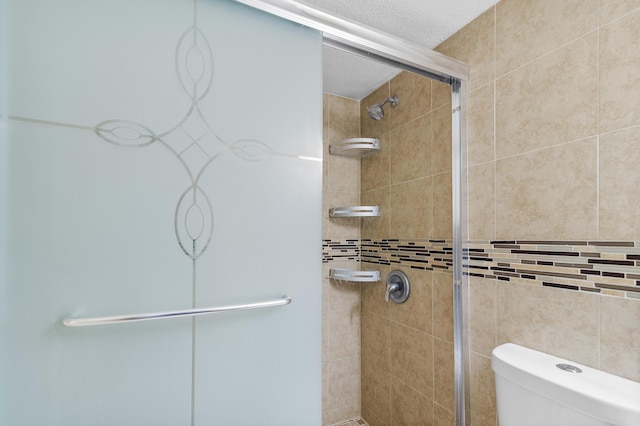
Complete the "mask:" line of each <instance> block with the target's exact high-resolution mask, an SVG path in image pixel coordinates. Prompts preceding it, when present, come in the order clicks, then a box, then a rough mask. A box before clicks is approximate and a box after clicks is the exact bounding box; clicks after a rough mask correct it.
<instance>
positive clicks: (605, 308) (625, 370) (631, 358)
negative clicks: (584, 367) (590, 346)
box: [600, 297, 640, 382]
mask: <svg viewBox="0 0 640 426" xmlns="http://www.w3.org/2000/svg"><path fill="white" fill-rule="evenodd" d="M600 317H601V319H600V340H601V346H600V354H601V361H600V368H601V369H602V370H604V371H606V372H609V373H611V374H616V375H618V376H621V377H625V378H627V379H629V380H635V381H636V382H640V300H634V299H622V298H619V297H603V298H601V301H600ZM621 354H624V356H620V355H621Z"/></svg>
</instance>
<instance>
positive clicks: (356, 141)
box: [329, 138, 380, 158]
mask: <svg viewBox="0 0 640 426" xmlns="http://www.w3.org/2000/svg"><path fill="white" fill-rule="evenodd" d="M378 151H380V139H375V138H351V139H344V140H341V141H340V142H336V143H334V144H331V145H329V153H331V154H335V155H344V156H347V157H358V158H364V157H367V156H369V155H371V154H374V153H376V152H378Z"/></svg>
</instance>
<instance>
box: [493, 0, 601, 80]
mask: <svg viewBox="0 0 640 426" xmlns="http://www.w3.org/2000/svg"><path fill="white" fill-rule="evenodd" d="M597 25H598V0H560V1H558V0H503V1H501V2H499V3H498V4H497V6H496V73H497V76H498V77H499V76H501V75H503V74H505V73H507V72H509V71H511V70H513V69H514V68H517V67H519V66H521V65H524V64H525V63H527V62H529V61H531V60H534V59H536V58H538V57H540V56H542V55H544V54H546V53H548V52H551V51H552V50H554V49H556V48H558V47H560V46H562V45H563V44H566V43H568V42H570V41H572V40H574V39H576V38H578V37H581V36H582V35H584V34H586V33H588V32H590V31H593V30H595V29H596V28H597Z"/></svg>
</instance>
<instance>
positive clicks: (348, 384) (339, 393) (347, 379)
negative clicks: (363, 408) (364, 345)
mask: <svg viewBox="0 0 640 426" xmlns="http://www.w3.org/2000/svg"><path fill="white" fill-rule="evenodd" d="M328 388H329V391H328V401H327V405H328V406H329V407H332V408H333V407H335V408H338V407H343V406H345V401H349V402H350V403H351V406H354V405H355V406H357V405H360V398H359V395H360V357H359V356H354V357H349V358H341V359H338V360H335V361H330V362H329V374H328ZM347 405H349V404H347Z"/></svg>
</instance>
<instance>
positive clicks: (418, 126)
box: [387, 114, 432, 184]
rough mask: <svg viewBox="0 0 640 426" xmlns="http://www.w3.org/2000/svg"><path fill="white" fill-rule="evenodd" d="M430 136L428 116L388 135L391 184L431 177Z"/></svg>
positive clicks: (398, 128) (429, 116)
mask: <svg viewBox="0 0 640 426" xmlns="http://www.w3.org/2000/svg"><path fill="white" fill-rule="evenodd" d="M431 136H432V134H431V115H430V114H425V115H423V116H421V117H419V118H417V119H415V120H412V121H410V122H408V123H407V124H404V125H402V126H400V127H397V128H395V129H393V130H392V131H391V132H390V133H389V137H388V140H387V143H388V144H389V149H390V151H391V183H392V184H394V183H399V182H404V181H407V180H412V179H418V178H421V177H425V176H430V175H431Z"/></svg>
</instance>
